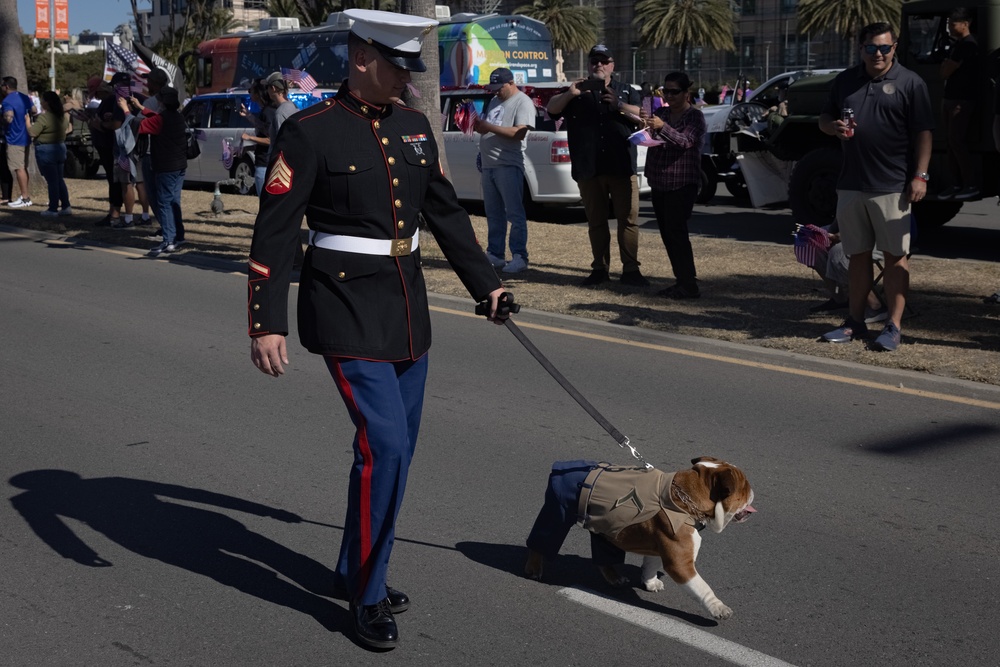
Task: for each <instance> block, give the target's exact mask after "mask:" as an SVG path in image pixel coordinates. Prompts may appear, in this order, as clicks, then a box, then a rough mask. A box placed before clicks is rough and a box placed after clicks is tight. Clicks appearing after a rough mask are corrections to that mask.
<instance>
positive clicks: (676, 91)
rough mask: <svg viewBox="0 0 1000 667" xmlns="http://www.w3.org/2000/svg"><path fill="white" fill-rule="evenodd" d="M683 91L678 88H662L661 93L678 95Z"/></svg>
mask: <svg viewBox="0 0 1000 667" xmlns="http://www.w3.org/2000/svg"><path fill="white" fill-rule="evenodd" d="M683 92H684V91H683V90H681V89H680V88H664V89H663V94H664V95H680V94H681V93H683Z"/></svg>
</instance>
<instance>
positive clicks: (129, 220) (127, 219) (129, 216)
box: [125, 213, 132, 225]
mask: <svg viewBox="0 0 1000 667" xmlns="http://www.w3.org/2000/svg"><path fill="white" fill-rule="evenodd" d="M125 224H126V225H131V224H132V214H131V213H127V214H126V215H125Z"/></svg>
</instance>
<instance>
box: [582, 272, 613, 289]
mask: <svg viewBox="0 0 1000 667" xmlns="http://www.w3.org/2000/svg"><path fill="white" fill-rule="evenodd" d="M610 279H611V276H609V275H608V272H607V271H605V270H604V269H594V270H593V271H591V273H590V275H589V276H587V277H586V278H584V279H583V280H582V281H580V285H582V286H583V287H589V286H591V285H600V284H601V283H606V282H608V280H610Z"/></svg>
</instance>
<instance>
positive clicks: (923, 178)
mask: <svg viewBox="0 0 1000 667" xmlns="http://www.w3.org/2000/svg"><path fill="white" fill-rule="evenodd" d="M913 178H919V179H920V180H921V181H924V182H925V183H926V182H927V181H929V180H931V175H930V174H928V173H927V172H926V171H921V172H919V173H918V174H917V175H916V176H914V177H913Z"/></svg>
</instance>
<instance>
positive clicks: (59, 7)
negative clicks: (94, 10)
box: [54, 0, 69, 42]
mask: <svg viewBox="0 0 1000 667" xmlns="http://www.w3.org/2000/svg"><path fill="white" fill-rule="evenodd" d="M54 1H55V3H56V39H61V40H64V41H67V42H68V41H69V0H54Z"/></svg>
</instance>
